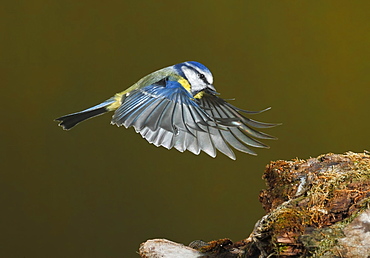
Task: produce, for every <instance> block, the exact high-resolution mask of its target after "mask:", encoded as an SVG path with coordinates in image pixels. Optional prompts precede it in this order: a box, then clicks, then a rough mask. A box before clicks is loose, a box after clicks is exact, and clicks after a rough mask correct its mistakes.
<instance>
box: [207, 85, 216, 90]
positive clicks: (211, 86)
mask: <svg viewBox="0 0 370 258" xmlns="http://www.w3.org/2000/svg"><path fill="white" fill-rule="evenodd" d="M207 87H208V88H209V89H211V90H212V91H214V92H216V88H215V86H213V85H212V84H208V86H207Z"/></svg>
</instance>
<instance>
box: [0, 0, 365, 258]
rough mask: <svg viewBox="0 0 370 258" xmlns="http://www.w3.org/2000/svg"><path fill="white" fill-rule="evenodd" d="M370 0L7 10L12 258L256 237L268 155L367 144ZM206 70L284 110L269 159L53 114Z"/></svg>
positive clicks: (8, 242)
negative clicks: (179, 68)
mask: <svg viewBox="0 0 370 258" xmlns="http://www.w3.org/2000/svg"><path fill="white" fill-rule="evenodd" d="M369 3H370V2H369V1H46V0H42V1H7V3H3V4H2V6H1V9H0V30H1V36H0V46H1V48H0V51H1V52H0V54H1V56H0V80H1V81H0V83H1V98H2V105H1V106H2V112H1V133H0V141H1V145H0V164H1V179H0V208H1V210H0V211H1V212H0V257H27V258H30V257H137V254H136V253H135V252H136V251H137V249H138V247H139V244H140V243H141V242H143V241H145V240H147V239H151V238H167V239H170V240H174V241H177V242H181V243H185V244H188V243H189V242H191V241H192V240H195V239H202V240H205V241H209V240H214V239H219V238H225V237H228V238H231V239H232V240H234V241H237V240H241V239H243V238H246V237H247V236H248V235H249V233H250V232H251V230H252V229H253V226H254V224H255V222H256V221H257V220H258V219H259V218H260V217H261V216H262V215H263V214H264V212H263V210H262V208H261V205H260V204H259V202H258V194H259V191H260V190H261V189H262V188H264V182H263V181H262V180H261V176H262V174H263V172H264V168H265V165H266V164H268V163H269V162H270V161H271V160H278V159H293V158H296V157H299V158H303V159H305V158H309V157H316V156H318V155H319V154H322V153H326V152H334V153H343V152H345V151H349V150H352V151H356V152H361V151H363V150H364V149H366V148H367V149H369V141H370V140H369V131H370V122H369V96H370V90H369V85H370V72H369V71H370V47H369V46H370V33H369V32H370V26H369V25H370V18H369V9H370V4H369ZM188 60H196V61H199V62H201V63H203V64H205V65H206V66H208V67H209V68H210V70H211V71H212V72H213V75H214V78H215V82H214V85H215V87H216V89H217V90H218V92H221V94H222V95H221V97H223V98H227V99H229V98H234V97H235V98H236V100H235V101H234V102H233V104H235V105H236V106H238V107H241V108H244V109H249V110H260V109H264V108H266V107H269V106H271V107H272V110H270V111H268V112H265V113H263V114H260V115H254V116H252V118H253V119H256V120H259V121H265V122H281V123H283V125H282V126H279V127H276V128H273V129H267V130H264V132H267V133H269V134H272V135H275V136H277V137H278V138H279V140H278V141H264V142H265V143H267V144H269V145H270V146H271V149H270V150H264V149H260V150H258V149H257V150H256V151H257V152H258V154H259V155H258V156H257V157H253V156H249V155H247V154H243V153H240V152H238V153H237V160H236V161H232V160H230V159H228V158H227V157H226V156H224V155H222V154H220V153H219V155H218V157H217V158H216V159H213V158H211V157H209V156H207V155H206V154H204V153H202V154H201V155H199V156H195V155H193V154H192V153H190V152H186V153H180V152H178V151H176V150H171V151H168V150H166V149H164V148H156V147H155V146H153V145H151V144H148V143H147V142H146V141H145V140H143V139H141V137H140V135H138V134H136V133H135V132H134V130H133V129H132V128H130V129H124V128H117V127H115V126H111V125H110V118H111V116H110V115H105V116H102V117H99V118H95V119H93V120H89V121H87V122H85V123H83V124H81V125H79V126H78V127H76V128H75V129H73V130H71V131H68V132H66V131H63V130H62V129H61V128H60V127H58V126H57V123H56V122H53V119H54V118H56V117H58V116H61V115H64V114H67V113H71V112H75V111H79V110H82V109H84V108H87V107H90V106H92V105H94V104H97V103H100V102H101V101H103V100H105V99H107V98H109V97H110V96H111V95H113V94H114V93H116V92H119V91H121V90H123V89H125V88H127V87H128V86H130V85H131V84H133V83H134V82H136V81H137V80H138V79H140V78H141V77H142V76H144V75H146V74H148V73H151V72H152V71H155V70H157V69H159V68H162V67H165V66H169V65H172V64H175V63H179V62H183V61H188Z"/></svg>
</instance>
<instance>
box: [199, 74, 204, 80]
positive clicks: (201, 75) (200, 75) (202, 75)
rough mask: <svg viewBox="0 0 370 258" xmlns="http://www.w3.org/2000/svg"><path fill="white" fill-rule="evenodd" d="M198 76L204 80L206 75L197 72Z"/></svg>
mask: <svg viewBox="0 0 370 258" xmlns="http://www.w3.org/2000/svg"><path fill="white" fill-rule="evenodd" d="M198 77H199V79H201V80H204V79H205V78H206V76H205V75H204V74H202V73H198Z"/></svg>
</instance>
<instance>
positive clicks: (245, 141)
mask: <svg viewBox="0 0 370 258" xmlns="http://www.w3.org/2000/svg"><path fill="white" fill-rule="evenodd" d="M212 84H213V76H212V73H211V72H210V70H209V69H208V68H207V67H205V66H204V65H202V64H200V63H198V62H194V61H190V62H184V63H180V64H176V65H173V66H169V67H166V68H163V69H161V70H158V71H156V72H153V73H151V74H149V75H147V76H145V77H143V78H142V79H140V80H139V81H138V82H137V83H135V84H134V85H132V86H131V87H129V88H128V89H126V90H124V91H122V92H120V93H117V94H115V95H114V96H113V97H111V98H110V99H108V100H106V101H104V102H103V103H100V104H98V105H96V106H93V107H91V108H88V109H85V110H83V111H80V112H77V113H73V114H69V115H65V116H62V117H59V118H57V119H56V121H59V122H60V123H59V125H60V126H61V127H63V129H65V130H69V129H71V128H72V127H74V126H75V125H77V124H78V123H80V122H82V121H84V120H86V119H89V118H92V117H95V116H98V115H101V114H104V113H106V112H109V111H114V115H113V117H112V121H111V124H114V125H117V126H122V125H123V126H125V127H126V128H128V127H131V126H132V127H133V128H134V129H135V131H136V132H137V133H140V134H141V136H142V137H143V138H145V139H146V140H147V141H148V142H149V143H152V144H154V145H155V146H163V147H165V148H167V149H171V148H175V149H177V150H179V151H180V152H184V151H185V150H189V151H191V152H192V153H194V154H196V155H198V154H199V153H200V152H201V151H204V152H205V153H207V154H208V155H210V156H211V157H216V151H217V150H219V151H220V152H222V153H224V154H225V155H226V156H228V157H229V158H231V159H234V160H235V154H234V152H233V150H232V149H231V148H230V147H233V148H235V149H236V150H239V151H242V152H245V153H249V154H252V155H256V153H255V152H254V151H253V150H251V149H250V148H248V147H247V146H252V147H258V148H269V147H268V146H267V145H265V144H264V143H262V142H260V141H259V140H257V139H276V138H275V137H273V136H271V135H268V134H265V133H262V132H259V131H257V130H256V129H254V128H269V127H273V126H276V125H277V124H272V123H262V122H258V121H255V120H252V119H250V118H247V117H245V116H244V114H256V113H260V112H263V111H265V110H267V109H265V110H262V111H247V110H243V109H240V108H237V107H235V106H233V105H231V104H230V103H228V102H226V101H225V100H224V99H222V98H220V97H219V93H217V92H216V89H215V87H214V86H213V85H212ZM268 109H269V108H268ZM256 138H257V139H256Z"/></svg>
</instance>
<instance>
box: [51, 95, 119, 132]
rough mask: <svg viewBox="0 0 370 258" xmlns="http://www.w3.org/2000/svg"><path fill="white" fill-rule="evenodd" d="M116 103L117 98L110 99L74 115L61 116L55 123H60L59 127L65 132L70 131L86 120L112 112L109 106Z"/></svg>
mask: <svg viewBox="0 0 370 258" xmlns="http://www.w3.org/2000/svg"><path fill="white" fill-rule="evenodd" d="M114 102H116V99H115V98H110V99H108V100H106V101H104V102H103V103H100V104H98V105H96V106H93V107H91V108H88V109H85V110H82V111H80V112H76V113H73V114H69V115H65V116H61V117H58V118H56V119H55V121H58V122H60V123H59V126H61V127H63V129H64V130H69V129H71V128H72V127H74V126H75V125H77V124H78V123H80V122H82V121H85V120H86V119H89V118H92V117H95V116H99V115H102V114H104V113H106V112H108V111H111V109H110V108H109V106H111V105H112V104H113V103H114Z"/></svg>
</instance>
